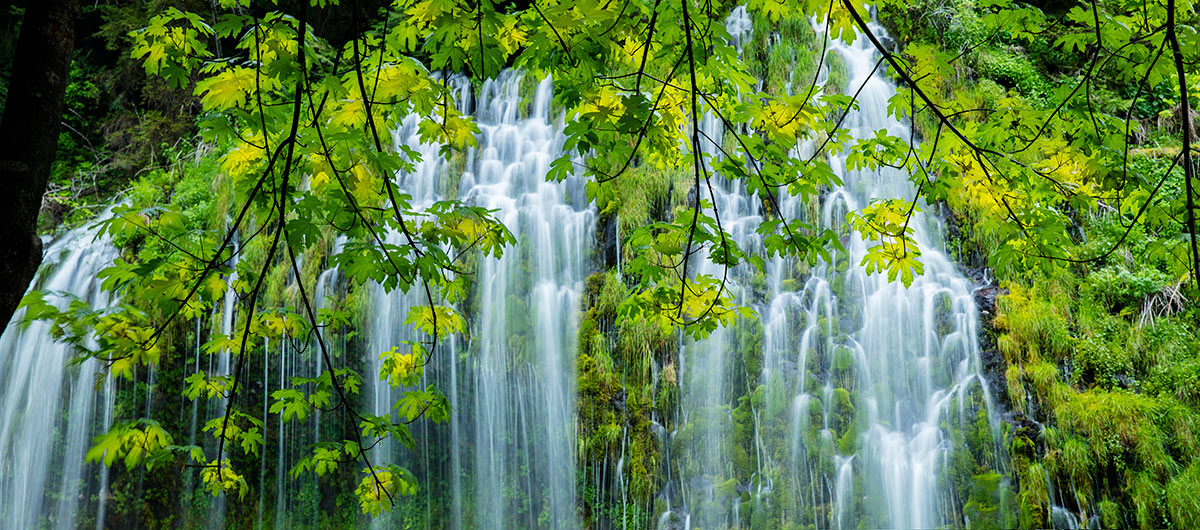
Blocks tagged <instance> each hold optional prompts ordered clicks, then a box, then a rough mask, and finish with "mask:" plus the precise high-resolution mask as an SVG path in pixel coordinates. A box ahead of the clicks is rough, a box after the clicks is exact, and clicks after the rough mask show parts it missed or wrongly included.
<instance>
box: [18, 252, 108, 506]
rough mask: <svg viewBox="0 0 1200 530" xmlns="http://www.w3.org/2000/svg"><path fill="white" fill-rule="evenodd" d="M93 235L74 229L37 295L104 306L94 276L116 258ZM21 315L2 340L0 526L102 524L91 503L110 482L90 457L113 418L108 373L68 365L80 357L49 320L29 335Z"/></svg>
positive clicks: (93, 364)
mask: <svg viewBox="0 0 1200 530" xmlns="http://www.w3.org/2000/svg"><path fill="white" fill-rule="evenodd" d="M97 234H98V231H97V230H96V229H94V228H78V229H75V230H72V231H70V232H68V233H66V234H64V235H63V236H62V237H60V238H58V239H57V240H56V241H55V242H54V243H53V244H51V245H50V247H49V249H47V251H46V254H45V255H46V258H45V264H44V265H43V266H42V268H41V271H40V272H39V274H38V277H37V278H35V279H34V281H33V288H35V289H40V290H44V291H48V292H50V293H52V294H49V295H48V296H47V300H48V301H51V302H52V303H55V304H59V305H60V306H65V304H67V303H68V301H69V299H68V298H67V297H64V296H59V295H57V294H54V293H64V294H71V295H74V296H77V297H79V298H80V299H81V300H85V301H87V302H88V303H90V304H92V305H93V306H104V305H107V303H108V298H107V295H106V293H104V292H103V291H101V290H100V281H99V280H98V279H97V278H96V276H97V274H98V273H99V272H100V270H101V269H103V268H105V267H108V266H110V265H112V262H113V259H114V258H116V256H117V251H116V249H114V248H113V247H112V246H111V245H110V244H109V243H108V242H107V241H106V240H101V241H96V239H97V237H96V236H97ZM23 315H24V311H23V310H22V311H18V312H17V314H16V315H15V316H14V317H13V320H12V323H10V324H9V325H8V327H7V328H6V329H5V330H4V334H3V336H2V337H0V527H2V528H12V529H24V528H35V527H53V528H75V527H76V526H77V525H78V520H80V519H85V518H89V517H97V519H99V518H102V515H98V514H97V513H96V512H95V510H97V508H96V507H95V506H90V507H88V506H87V504H88V503H89V502H90V501H89V499H90V498H91V495H92V494H95V493H97V492H99V491H100V490H101V488H102V487H103V486H104V484H103V481H104V477H103V475H102V474H101V473H100V471H99V469H98V467H99V466H98V465H96V464H85V463H84V455H85V454H86V453H87V450H88V449H89V448H90V447H91V444H92V438H93V437H94V436H95V435H96V434H98V433H100V432H103V431H104V430H105V429H106V428H107V425H106V424H107V422H109V421H111V419H112V418H111V414H110V413H108V412H107V411H109V410H111V408H112V403H113V395H114V389H113V382H112V380H111V379H110V378H108V377H103V378H98V377H97V376H98V375H99V374H101V373H103V372H102V371H100V370H99V363H98V362H97V361H96V360H94V359H89V360H87V361H84V362H82V363H80V364H77V365H73V366H68V364H69V363H70V361H71V360H72V359H73V358H74V357H75V355H76V352H75V351H74V349H73V348H72V347H70V346H68V345H65V344H62V343H58V342H56V341H55V340H54V339H53V338H52V336H51V334H50V324H49V323H47V322H45V321H36V322H33V323H31V324H29V326H28V327H23V326H22V325H21V324H20V321H21V320H22V318H23ZM97 411H99V413H97Z"/></svg>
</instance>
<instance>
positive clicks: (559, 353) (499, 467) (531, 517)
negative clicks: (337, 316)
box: [368, 72, 594, 529]
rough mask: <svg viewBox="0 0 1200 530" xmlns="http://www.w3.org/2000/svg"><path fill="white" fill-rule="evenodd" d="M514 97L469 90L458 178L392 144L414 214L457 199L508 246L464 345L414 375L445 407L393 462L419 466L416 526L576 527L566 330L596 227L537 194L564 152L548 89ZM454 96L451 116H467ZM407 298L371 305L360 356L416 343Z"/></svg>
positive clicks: (513, 85) (517, 83) (381, 390)
mask: <svg viewBox="0 0 1200 530" xmlns="http://www.w3.org/2000/svg"><path fill="white" fill-rule="evenodd" d="M523 84H526V83H522V76H521V74H519V73H516V72H506V73H504V74H502V75H501V76H500V77H499V78H498V79H497V80H494V81H488V82H486V83H484V84H483V86H482V87H480V88H479V90H478V95H477V97H476V101H475V105H474V109H473V111H474V114H475V117H476V120H477V123H478V124H479V127H480V135H479V138H480V139H479V147H478V148H476V149H471V150H469V151H468V152H467V153H466V157H465V160H464V161H463V164H464V167H465V169H462V170H459V169H456V168H454V167H449V166H448V165H447V164H446V162H445V161H443V160H442V159H441V158H440V157H439V156H438V154H437V147H436V146H430V145H423V144H421V143H420V141H419V139H418V138H417V135H416V132H417V130H416V121H415V120H409V121H408V122H406V124H405V126H404V127H403V128H402V129H401V130H400V131H399V133H398V134H397V141H398V142H401V143H404V144H406V145H408V146H410V147H412V148H414V149H416V150H418V151H420V152H421V153H422V155H423V162H421V163H420V164H419V165H418V166H417V167H416V168H415V170H414V171H413V172H412V173H411V174H408V175H401V176H399V182H400V186H401V187H402V188H403V189H404V190H405V191H406V192H407V193H409V194H411V195H412V196H413V198H414V204H416V205H420V204H421V203H429V202H432V201H433V200H435V199H437V198H438V196H439V195H440V194H441V193H455V194H457V195H458V196H459V197H461V198H462V199H463V200H464V201H465V202H467V203H470V204H475V205H478V206H483V207H486V208H488V209H490V210H494V211H495V213H494V215H495V216H496V218H497V219H499V220H500V221H501V222H503V223H504V225H505V226H507V227H508V228H509V230H510V231H512V233H513V235H514V236H515V237H516V239H517V244H516V245H515V246H514V247H513V248H510V249H508V250H507V251H506V252H505V254H504V256H503V257H502V258H501V259H499V260H493V259H485V260H481V261H480V262H479V263H478V265H477V269H476V271H475V272H474V274H473V277H472V278H471V280H470V281H471V282H472V283H473V285H474V290H475V296H474V298H473V300H472V301H470V302H469V309H467V310H466V311H464V313H465V314H466V315H467V317H468V328H469V333H468V335H469V337H470V339H469V342H468V343H467V344H459V343H456V342H453V341H448V342H450V344H446V345H443V346H441V347H440V348H444V349H443V351H439V352H438V353H437V355H436V356H435V360H434V364H433V365H432V366H431V367H430V369H428V371H427V373H426V380H427V382H429V383H434V384H436V385H437V386H438V387H439V388H441V389H443V391H444V392H445V394H446V396H447V398H448V399H449V401H450V406H451V408H452V412H451V419H450V422H449V424H448V425H445V426H423V427H421V428H420V430H419V431H417V432H416V433H415V435H416V436H417V438H418V439H419V442H420V443H422V448H421V449H419V450H418V454H417V455H415V458H414V455H411V454H410V455H408V456H405V452H406V451H407V450H403V449H402V450H400V453H399V454H397V456H396V461H403V460H408V461H411V460H414V459H415V460H417V461H418V462H417V465H415V466H409V467H410V469H412V470H413V471H414V472H415V473H417V476H418V478H420V479H422V480H423V484H425V485H426V486H425V487H426V488H429V490H430V492H431V493H429V494H428V495H429V496H428V498H427V500H426V502H427V512H426V515H425V517H426V520H427V521H442V522H445V523H446V524H448V525H449V526H450V527H452V528H459V527H466V528H498V529H501V528H573V527H576V526H577V525H578V523H577V521H576V520H575V475H574V473H575V415H574V393H575V383H574V371H575V367H574V350H575V319H576V318H577V317H576V314H577V312H578V309H579V293H580V292H581V290H582V282H583V277H584V274H585V272H586V270H585V263H586V258H587V253H588V251H587V249H588V248H590V246H591V243H592V239H593V235H592V233H593V224H594V221H593V217H594V214H593V212H592V210H591V209H590V207H589V206H588V205H587V204H586V202H585V201H584V200H583V189H582V186H581V183H580V182H578V181H576V180H575V179H570V180H568V181H567V182H564V183H553V182H546V180H545V178H544V175H546V173H547V171H548V170H549V166H550V162H551V161H552V160H553V159H554V158H556V157H557V156H558V155H559V153H560V152H561V146H562V141H563V136H562V131H561V125H555V122H553V121H551V119H550V116H549V114H550V100H551V90H552V86H553V85H552V82H551V81H550V80H549V79H545V80H543V81H541V82H540V83H537V84H527V85H532V86H536V93H534V94H522V85H523ZM462 86H463V88H464V89H462V90H459V97H460V100H461V101H460V102H459V105H460V108H462V109H464V110H468V111H470V110H471V103H472V102H471V101H470V99H469V96H470V91H469V90H466V89H465V87H466V85H462ZM523 96H524V97H525V98H528V99H526V100H524V101H523V99H522V97H523ZM530 96H532V97H530ZM526 106H528V109H527V108H525V107H526ZM526 111H528V116H529V117H528V118H522V117H521V116H522V115H523V114H525V112H526ZM456 171H462V173H461V174H456ZM455 179H460V180H458V184H457V186H456V187H455V186H454V184H453V183H454V182H455ZM419 291H420V290H419V289H413V290H411V291H410V293H408V294H401V293H393V294H390V295H383V294H382V293H381V292H380V293H377V294H378V296H377V297H376V301H375V308H374V314H375V318H374V321H373V323H372V328H371V351H370V352H368V355H372V356H377V355H378V352H380V351H384V350H386V349H389V348H391V347H393V346H401V347H403V346H402V345H401V341H403V340H413V339H415V337H409V336H406V334H407V333H410V331H407V327H406V326H403V325H402V324H401V323H402V322H403V319H404V318H405V317H406V316H407V314H408V310H409V308H410V307H412V306H414V305H417V304H422V303H425V300H424V298H423V296H424V295H423V293H421V292H419ZM375 368H376V369H378V366H376V367H375ZM393 398H394V391H393V390H392V389H391V388H389V387H388V386H387V384H386V383H382V382H381V383H379V384H377V385H375V397H374V411H373V412H374V413H376V414H386V413H387V412H388V411H390V410H391V408H392V403H393V401H394V399H393ZM421 468H423V469H421ZM439 490H440V491H439Z"/></svg>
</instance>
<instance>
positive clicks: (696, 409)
mask: <svg viewBox="0 0 1200 530" xmlns="http://www.w3.org/2000/svg"><path fill="white" fill-rule="evenodd" d="M727 27H728V29H729V31H730V33H731V34H732V35H734V37H735V39H738V42H740V41H741V40H744V39H745V38H746V36H745V34H746V33H747V32H749V31H750V27H751V25H750V24H749V23H748V21H747V18H746V13H745V10H744V9H742V8H738V9H737V10H735V11H734V13H733V14H732V15H731V16H730V18H729V20H728V21H727ZM871 29H872V31H873V32H875V33H876V34H877V35H878V34H884V33H885V31H884V30H883V28H882V27H879V26H877V25H873V26H872V28H871ZM735 44H736V43H735ZM830 50H831V52H830V53H837V54H840V55H841V56H842V58H843V59H844V61H845V63H846V64H847V68H848V70H849V78H850V82H849V83H848V87H849V88H848V90H849V91H850V92H851V93H853V91H854V90H855V89H857V88H858V87H859V85H860V84H863V83H864V82H865V86H864V87H863V89H862V91H861V93H860V94H859V97H858V105H859V107H858V109H857V110H851V111H850V112H849V114H848V115H847V116H846V119H845V122H844V124H843V127H846V128H848V129H849V130H850V131H851V133H852V136H853V137H855V138H868V137H871V136H873V135H874V133H875V131H876V130H879V129H884V130H886V131H887V132H888V133H889V134H891V135H893V136H896V137H900V138H909V136H910V129H909V127H908V126H906V125H905V124H902V123H900V122H898V121H897V120H895V119H894V118H892V117H890V116H889V115H888V112H887V104H888V99H889V98H890V97H891V96H892V95H893V94H894V93H895V89H894V87H893V86H892V85H890V83H889V82H888V81H887V80H886V79H885V78H884V77H883V76H882V75H875V76H874V77H870V76H871V72H872V70H873V69H874V66H875V63H876V61H877V60H878V54H877V53H876V52H875V50H874V48H873V47H872V46H871V43H870V42H869V41H868V40H867V39H866V38H862V37H860V38H858V39H857V40H856V41H855V42H853V43H849V44H846V43H842V42H840V41H836V40H835V41H832V43H831V45H830ZM703 126H704V127H705V129H706V132H707V133H708V136H709V137H711V138H722V137H723V131H722V128H721V125H720V123H719V122H717V121H716V120H714V119H712V117H711V116H710V117H707V118H706V119H705V121H704V124H703ZM808 150H811V147H805V148H801V149H800V150H798V151H797V152H796V153H794V156H805V157H807V156H809V155H810V154H811V153H810V152H808ZM828 160H829V164H830V166H831V168H832V169H833V170H834V172H835V173H836V174H837V175H838V176H839V177H840V178H841V180H842V185H841V186H835V187H834V188H833V189H831V190H829V191H828V192H827V193H825V194H824V195H823V197H822V200H821V202H820V203H819V204H814V205H805V204H802V203H801V202H800V201H799V199H798V198H795V197H783V198H781V200H780V209H781V211H782V213H783V215H784V216H785V217H787V218H804V219H807V220H809V221H810V222H813V223H818V224H819V225H821V226H825V227H830V228H833V229H836V230H840V231H841V234H842V238H841V239H842V242H843V245H844V247H845V252H843V253H837V252H832V253H831V259H830V260H829V261H827V262H824V263H819V264H817V265H815V266H809V265H808V264H807V263H804V262H802V261H798V260H796V259H792V258H782V257H776V258H774V259H768V260H767V263H766V264H767V267H766V269H767V270H766V272H765V274H763V275H761V276H758V275H756V274H755V272H754V271H753V270H752V269H750V268H749V267H748V266H746V265H741V266H739V267H737V268H735V269H734V270H732V271H730V277H731V279H732V281H731V283H732V284H733V292H734V293H735V297H736V298H737V299H738V300H739V302H740V303H741V304H745V305H750V306H752V307H754V308H755V309H756V311H757V313H758V314H759V320H757V321H753V322H745V321H741V322H738V323H737V324H736V325H734V326H731V327H729V328H727V329H722V330H719V331H717V332H714V333H713V334H712V336H711V337H710V338H709V340H707V341H705V342H698V343H692V344H688V345H686V346H685V347H684V351H683V362H682V363H681V365H682V367H683V372H682V378H681V381H682V384H683V388H682V393H683V399H682V402H681V408H682V411H681V415H682V417H683V420H682V424H681V427H680V428H679V429H678V432H677V434H676V436H677V438H678V439H679V443H680V444H681V445H682V446H683V455H682V456H681V457H680V458H679V461H678V462H675V463H673V464H672V466H673V467H674V468H675V469H674V470H673V472H674V473H676V474H678V475H679V478H678V481H679V487H680V488H681V490H682V491H683V507H682V508H681V510H683V511H685V512H686V516H685V517H679V518H680V519H686V522H687V525H689V526H691V525H695V526H696V527H699V528H728V527H735V526H739V525H742V524H745V520H746V518H749V519H750V520H751V521H753V520H756V519H757V518H760V517H761V518H763V520H767V519H766V518H768V517H769V518H770V519H769V520H772V521H779V522H780V523H781V524H782V523H783V522H790V523H793V524H800V525H805V526H807V525H812V526H814V527H816V528H858V527H862V526H866V527H872V528H874V527H893V528H932V527H940V526H946V525H950V526H960V525H966V524H967V521H966V520H965V518H964V516H963V514H962V506H963V503H965V501H966V499H958V498H957V493H956V488H955V487H954V485H953V484H952V483H951V482H950V481H949V480H948V478H947V477H948V476H949V464H950V462H951V460H952V458H953V457H954V456H955V451H967V449H968V448H967V447H963V445H965V444H963V443H961V442H958V443H956V442H955V441H954V439H953V436H952V434H951V433H950V432H948V426H949V429H965V428H975V427H974V426H975V422H976V415H977V414H983V415H984V416H986V420H985V421H986V422H987V428H986V430H987V431H989V433H991V434H993V435H998V430H997V429H998V426H999V423H998V421H997V419H996V418H995V417H994V416H993V415H992V414H991V412H990V411H991V409H992V407H991V397H990V395H989V393H988V387H987V385H986V383H985V382H984V380H983V378H982V377H981V374H980V370H981V363H980V360H979V342H978V339H977V337H978V334H979V321H978V315H977V313H978V311H977V309H976V307H975V303H974V298H973V287H972V284H971V282H970V281H968V280H967V279H966V278H964V277H963V276H962V274H961V273H960V272H959V271H958V270H957V269H956V267H955V265H954V263H953V262H951V260H950V259H949V258H948V257H947V256H946V255H945V253H944V252H943V251H942V249H941V241H940V239H939V237H940V232H941V226H940V223H939V222H938V220H937V219H936V218H934V217H932V216H926V215H923V214H921V213H917V214H916V217H915V218H914V219H913V220H912V228H914V230H915V234H914V239H915V240H916V242H917V243H918V244H919V245H920V249H921V252H922V255H921V260H922V262H923V263H924V267H925V273H924V275H922V276H919V277H917V278H916V280H915V281H914V282H913V283H912V285H910V286H909V287H905V286H904V285H902V284H901V283H899V282H889V281H888V280H887V278H886V276H885V275H882V274H877V275H867V274H866V273H865V271H864V269H863V268H862V267H861V266H860V265H859V263H860V262H861V261H862V258H863V256H864V255H865V254H866V252H867V250H868V248H869V246H870V245H871V244H870V243H868V242H864V241H863V240H862V239H861V238H860V237H859V236H858V235H857V234H852V233H849V232H847V231H846V230H845V229H844V228H842V227H843V226H844V225H845V221H846V214H847V212H851V211H856V210H860V209H862V208H863V207H865V206H867V205H868V204H869V203H870V201H871V200H872V199H877V198H896V197H912V196H914V194H915V190H914V186H913V185H912V184H911V183H910V182H909V179H908V176H907V175H906V174H905V173H903V172H901V171H899V170H895V169H889V168H882V169H880V170H878V171H875V170H869V169H862V170H849V169H847V168H846V160H845V154H844V153H842V154H831V155H829V159H828ZM706 198H711V199H712V202H713V205H714V207H713V213H715V214H717V215H719V217H720V220H721V222H722V224H723V225H724V227H725V229H726V230H727V231H728V232H729V234H730V235H731V236H732V238H733V239H734V240H735V241H737V243H738V244H739V245H741V246H742V247H743V248H744V249H747V250H748V251H751V252H755V253H759V254H763V249H762V244H761V241H760V238H759V236H758V234H756V233H755V232H754V228H755V227H756V226H757V225H758V224H759V223H760V222H761V221H762V220H763V213H762V209H763V208H762V206H761V201H760V198H759V197H755V196H747V194H746V192H745V191H744V189H741V188H739V187H738V186H736V185H729V184H728V183H726V182H721V183H716V182H714V193H713V196H712V197H706ZM699 269H700V271H701V272H703V273H707V274H711V275H715V276H716V277H718V278H719V277H721V275H722V273H723V271H722V270H721V268H720V267H719V266H716V265H713V264H712V263H711V262H709V261H707V260H705V261H702V262H701V263H700V267H699ZM760 355H761V357H759V356H760ZM981 411H982V412H981ZM983 452H985V453H989V454H991V455H992V456H991V459H990V460H989V461H988V462H985V463H986V464H991V465H995V464H996V462H995V456H994V448H993V447H992V446H990V445H989V446H988V447H984V448H983ZM985 459H986V458H985ZM747 499H748V500H749V502H750V503H751V506H750V507H749V508H747V507H746V506H744V504H745V503H746V502H747ZM747 510H749V511H750V514H749V515H743V514H744V513H745V512H747ZM664 515H665V514H664ZM739 518H740V519H742V521H740V522H739V521H738V519H739ZM667 520H670V518H664V519H662V521H667Z"/></svg>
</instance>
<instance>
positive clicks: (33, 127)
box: [0, 0, 79, 329]
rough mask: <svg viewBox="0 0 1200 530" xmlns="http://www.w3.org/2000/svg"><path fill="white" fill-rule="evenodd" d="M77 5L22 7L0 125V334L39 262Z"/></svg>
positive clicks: (73, 1) (54, 1)
mask: <svg viewBox="0 0 1200 530" xmlns="http://www.w3.org/2000/svg"><path fill="white" fill-rule="evenodd" d="M78 18H79V1H78V0H43V1H37V2H29V6H28V7H27V8H26V10H25V19H24V22H22V24H21V36H20V38H19V39H18V40H17V48H16V52H15V54H14V57H13V69H12V75H11V77H10V78H9V90H8V99H7V101H6V102H5V105H4V117H3V119H2V120H0V329H2V326H3V325H4V324H6V323H7V322H8V321H9V319H10V318H12V314H13V311H15V310H16V307H17V304H18V303H19V302H20V301H21V297H22V296H24V294H25V290H26V289H28V288H29V282H30V281H31V280H32V279H33V275H34V273H35V272H37V268H38V265H40V264H41V262H42V242H41V240H40V239H39V238H38V235H37V217H38V212H39V211H40V210H41V208H42V195H43V194H45V192H46V182H47V181H48V180H49V178H50V167H51V165H52V164H53V163H54V155H55V151H56V150H57V149H58V127H59V123H60V121H61V118H62V105H63V95H64V93H65V91H66V88H67V75H68V73H69V68H70V65H71V53H72V52H73V51H74V49H75V21H76V20H77V19H78Z"/></svg>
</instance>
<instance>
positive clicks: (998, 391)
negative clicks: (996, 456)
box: [975, 284, 1009, 417]
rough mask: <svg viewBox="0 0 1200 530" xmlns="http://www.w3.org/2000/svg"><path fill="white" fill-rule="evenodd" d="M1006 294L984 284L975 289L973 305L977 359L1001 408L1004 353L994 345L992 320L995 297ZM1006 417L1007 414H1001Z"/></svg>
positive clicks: (1004, 402) (1005, 399)
mask: <svg viewBox="0 0 1200 530" xmlns="http://www.w3.org/2000/svg"><path fill="white" fill-rule="evenodd" d="M1006 294H1008V289H1004V288H1001V287H999V286H997V285H995V284H990V285H985V286H983V287H980V288H979V289H976V290H975V305H976V306H978V307H979V324H980V327H981V329H980V333H979V361H980V362H981V363H982V365H983V377H984V379H985V380H987V384H988V390H989V391H991V393H992V395H993V396H996V404H997V405H998V406H1000V407H1001V409H1003V410H1005V411H1007V410H1008V403H1009V399H1008V385H1007V384H1006V382H1005V379H1004V372H1005V369H1006V368H1007V363H1006V362H1005V360H1004V355H1003V354H1001V353H1000V350H999V348H997V347H996V329H995V327H993V326H992V321H993V320H994V319H995V318H996V311H997V308H996V299H997V298H999V297H1001V296H1004V295H1006ZM1002 416H1005V417H1007V416H1008V414H1002Z"/></svg>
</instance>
